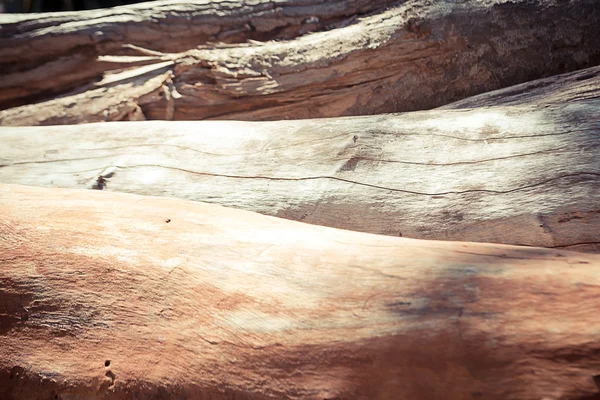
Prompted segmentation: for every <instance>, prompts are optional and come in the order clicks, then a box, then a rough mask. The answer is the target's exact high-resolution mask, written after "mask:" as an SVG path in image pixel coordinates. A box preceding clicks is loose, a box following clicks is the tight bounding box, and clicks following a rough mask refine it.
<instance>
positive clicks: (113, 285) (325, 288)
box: [0, 185, 600, 400]
mask: <svg viewBox="0 0 600 400" xmlns="http://www.w3.org/2000/svg"><path fill="white" fill-rule="evenodd" d="M599 271H600V257H599V256H598V255H591V254H584V253H578V252H569V251H563V250H549V249H540V248H521V247H513V246H502V245H491V244H481V243H480V244H476V243H458V242H440V241H421V240H413V239H405V238H392V237H386V236H378V235H370V234H364V233H358V232H350V231H344V230H336V229H331V228H326V227H317V226H312V225H309V224H302V223H298V222H293V221H286V220H283V219H277V218H272V217H267V216H263V215H259V214H256V213H250V212H247V211H241V210H233V209H228V208H223V207H219V206H215V205H208V204H202V203H194V202H189V201H183V200H176V199H165V198H153V197H142V196H137V195H131V194H119V193H107V192H98V191H84V190H80V191H76V190H64V189H44V188H33V187H25V186H18V185H2V186H0V397H1V398H3V399H14V400H21V399H27V400H37V399H40V400H42V399H49V398H54V399H56V398H61V399H79V398H85V399H90V398H96V399H100V398H110V399H133V398H152V399H157V400H158V399H172V398H198V399H213V398H234V397H235V398H237V399H239V398H242V399H282V398H292V399H294V398H298V399H300V398H302V399H338V398H345V399H346V398H347V399H350V398H352V399H391V398H405V399H423V400H430V399H436V398H438V399H442V398H443V399H449V400H452V399H471V398H484V399H542V398H543V399H582V398H586V399H592V398H594V397H593V396H594V395H596V394H597V393H598V388H597V387H596V384H595V383H594V381H595V379H596V381H597V379H598V378H597V375H598V365H600V344H599V342H598V332H600V322H599V321H598V318H596V311H597V310H598V308H599V307H600V297H599V296H598V293H600V273H599Z"/></svg>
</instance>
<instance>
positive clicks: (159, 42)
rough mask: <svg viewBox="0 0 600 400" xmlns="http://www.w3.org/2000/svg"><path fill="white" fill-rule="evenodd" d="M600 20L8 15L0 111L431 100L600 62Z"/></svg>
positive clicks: (230, 113)
mask: <svg viewBox="0 0 600 400" xmlns="http://www.w3.org/2000/svg"><path fill="white" fill-rule="evenodd" d="M599 20H600V5H599V4H598V2H597V1H596V0H572V1H568V2H565V1H558V0H557V1H554V0H543V1H538V2H530V1H527V0H517V1H511V2H505V1H504V0H487V1H468V2H454V1H452V2H422V1H421V0H409V1H402V2H394V1H384V2H380V1H378V2H371V1H365V0H355V1H350V2H348V1H343V2H342V1H339V2H335V3H331V2H329V1H325V0H315V1H312V2H311V4H310V5H307V3H306V2H305V1H302V0H291V1H286V2H284V3H275V2H272V1H266V0H262V1H256V2H254V3H253V5H252V6H248V4H247V2H242V1H233V2H231V1H227V2H225V1H211V2H205V3H202V4H194V3H190V2H187V1H179V2H177V1H169V2H167V1H165V2H152V3H145V4H140V5H132V6H127V7H119V8H115V9H113V10H108V11H106V10H105V11H88V12H80V13H67V14H64V15H61V14H51V15H50V16H47V17H41V16H37V15H36V16H12V15H10V16H0V24H1V26H2V30H1V32H2V33H1V36H0V60H2V61H1V64H0V68H2V70H3V71H6V72H5V74H4V76H3V77H1V78H0V89H1V90H0V92H1V95H0V107H2V108H6V109H5V110H4V111H1V112H0V123H1V124H4V125H49V124H73V123H83V122H94V121H115V120H131V119H133V120H139V119H167V120H171V119H175V120H184V119H185V120H190V119H193V120H198V119H211V118H219V119H248V120H273V119H275V120H278V119H285V118H314V117H333V116H340V115H358V114H379V113H385V112H396V111H410V110H419V109H427V108H433V107H436V106H441V105H444V104H447V103H449V102H451V101H455V100H459V99H462V98H465V97H468V96H470V95H474V94H478V93H482V92H486V91H489V90H493V89H498V88H501V87H506V86H509V85H512V84H516V83H520V82H525V81H529V80H532V79H536V78H539V77H543V76H549V75H553V74H556V73H560V72H564V71H567V70H574V69H577V68H582V67H586V66H590V65H595V64H597V63H598V62H600V41H598V40H597V38H598V37H600V24H598V21H599ZM309 31H316V32H314V33H312V34H308V35H306V34H305V33H307V32H309ZM302 34H305V35H302ZM249 39H254V40H259V41H267V40H273V39H277V40H279V41H268V42H264V43H263V42H256V41H252V40H249ZM282 39H289V40H287V41H282ZM241 41H246V42H244V43H236V42H241ZM209 42H213V43H209ZM214 42H216V43H214ZM224 42H230V43H233V44H225V43H224ZM198 45H201V46H200V48H194V47H196V46H198ZM57 95H61V96H58V97H57ZM32 102H39V104H33V105H31V104H30V105H23V104H27V103H32Z"/></svg>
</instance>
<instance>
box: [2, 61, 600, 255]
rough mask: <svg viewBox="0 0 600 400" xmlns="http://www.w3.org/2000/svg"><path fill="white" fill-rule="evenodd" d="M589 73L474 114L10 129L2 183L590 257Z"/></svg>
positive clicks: (593, 179) (593, 140) (597, 221)
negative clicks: (166, 199)
mask: <svg viewBox="0 0 600 400" xmlns="http://www.w3.org/2000/svg"><path fill="white" fill-rule="evenodd" d="M599 72H600V68H598V67H595V68H592V69H588V70H585V71H579V72H576V73H570V74H566V75H563V76H557V77H553V78H550V79H546V80H544V81H540V82H537V83H536V82H532V83H528V84H527V85H526V87H525V89H523V88H522V87H521V88H519V87H517V88H508V89H506V90H504V91H502V92H500V93H491V94H488V95H485V97H484V98H483V100H482V99H481V98H480V99H474V100H469V101H470V102H471V103H476V104H480V105H482V107H481V108H479V109H468V110H466V109H458V110H452V109H447V110H432V111H427V112H417V113H406V114H399V115H380V116H371V117H352V118H337V119H319V120H304V121H278V122H227V121H224V122H216V121H210V122H209V121H206V122H159V121H152V122H120V123H117V122H115V123H101V124H88V125H75V126H54V127H18V128H10V127H5V128H0V142H2V143H4V144H5V145H4V146H2V147H0V182H5V183H20V184H27V185H36V186H58V187H65V188H88V189H103V190H109V191H124V192H133V193H138V194H145V195H159V196H171V197H179V198H184V199H189V200H198V201H206V202H213V203H218V204H222V205H226V206H232V207H237V208H242V209H246V210H251V211H257V212H260V213H263V214H269V215H274V216H278V217H284V218H288V219H293V220H299V221H304V222H308V223H312V224H318V225H326V226H332V227H336V228H344V229H351V230H357V231H363V232H370V233H379V234H385V235H392V236H405V237H413V238H423V239H445V240H465V241H477V242H495V243H507V244H520V245H530V246H543V247H561V248H569V249H573V250H582V251H590V252H599V251H600V230H599V229H598V226H600V205H599V203H598V199H599V198H600V164H599V163H598V160H599V159H600V135H598V132H599V131H600V99H598V93H600V91H599V88H600V77H599V76H598V75H599ZM490 99H493V100H490ZM490 104H506V105H502V106H490ZM459 106H460V104H458V105H454V107H459ZM483 106H485V107H483ZM449 107H452V105H451V106H449Z"/></svg>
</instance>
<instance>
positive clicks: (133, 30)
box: [0, 0, 392, 108]
mask: <svg viewBox="0 0 600 400" xmlns="http://www.w3.org/2000/svg"><path fill="white" fill-rule="evenodd" d="M390 3H392V1H391V0H383V1H377V2H372V1H368V0H350V1H347V0H344V1H330V0H311V2H310V3H309V4H307V2H306V1H304V0H286V1H285V2H273V1H253V2H248V1H241V0H234V1H231V0H228V1H224V0H211V1H201V2H199V1H189V0H183V1H181V0H180V1H153V2H148V3H145V4H135V5H130V6H124V7H117V8H112V9H104V10H95V11H84V12H70V13H51V14H21V15H15V14H9V15H0V27H1V28H2V29H1V30H0V71H3V75H5V76H4V77H2V78H0V93H1V94H0V107H1V108H6V107H8V106H11V105H15V104H19V103H22V102H24V101H25V102H27V101H31V100H34V99H36V97H41V98H44V97H48V96H51V95H52V94H53V93H56V92H65V91H68V90H70V89H72V88H75V87H77V86H78V85H84V84H85V83H93V82H95V81H96V80H97V79H98V78H100V77H101V76H102V73H104V72H106V71H110V70H114V69H118V68H123V67H131V66H136V65H144V64H152V63H156V62H157V60H160V57H157V54H155V53H154V54H153V53H152V52H151V51H150V52H142V53H140V52H137V51H136V50H135V49H132V48H129V47H127V46H130V45H134V46H140V47H142V48H144V49H148V50H154V51H162V52H167V53H172V52H181V51H186V50H190V49H193V48H195V47H197V46H199V45H203V44H206V43H207V42H224V43H235V42H240V41H246V40H252V39H253V40H263V41H264V40H273V39H293V38H294V37H296V36H298V35H301V34H304V33H306V32H309V31H312V30H323V29H334V28H335V27H337V26H343V25H347V24H349V23H350V22H351V21H353V20H355V19H356V18H357V17H358V16H360V15H363V14H367V13H369V12H374V11H376V10H378V9H379V10H381V9H384V8H385V7H386V6H388V5H389V4H390ZM315 16H318V18H315ZM124 46H125V47H124ZM107 55H113V56H114V55H122V56H126V57H123V58H111V57H105V56H107ZM127 56H129V57H127Z"/></svg>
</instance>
